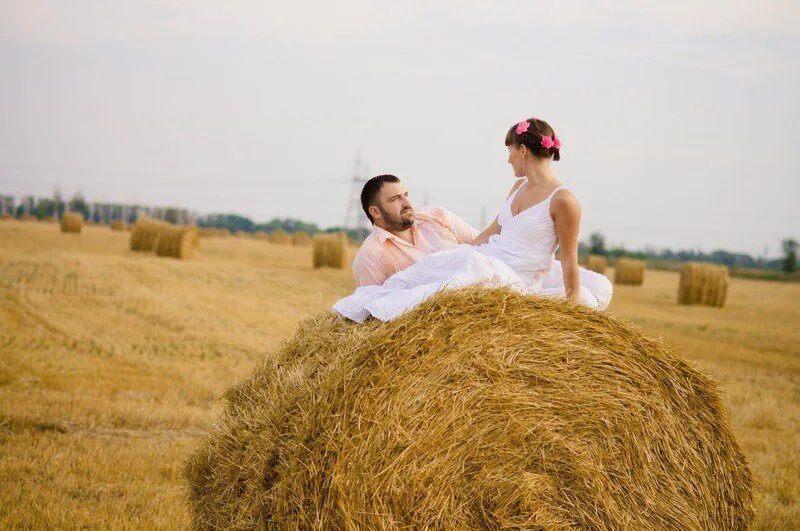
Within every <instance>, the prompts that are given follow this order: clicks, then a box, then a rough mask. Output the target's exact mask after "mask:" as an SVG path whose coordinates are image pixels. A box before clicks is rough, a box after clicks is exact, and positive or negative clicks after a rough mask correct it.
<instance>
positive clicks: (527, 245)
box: [333, 183, 611, 323]
mask: <svg viewBox="0 0 800 531" xmlns="http://www.w3.org/2000/svg"><path fill="white" fill-rule="evenodd" d="M526 185H527V183H526V184H523V185H522V186H518V187H517V189H516V190H515V191H514V193H512V194H511V195H509V197H508V199H506V202H505V204H504V205H503V207H502V209H501V210H500V213H499V214H498V216H497V222H498V224H499V225H500V227H501V230H500V232H499V233H498V234H494V235H492V236H491V237H490V238H489V241H488V242H486V243H484V244H482V245H478V246H473V245H469V244H462V245H459V246H457V247H454V248H452V249H446V250H443V251H438V252H435V253H432V254H429V255H425V256H423V257H421V258H420V259H419V260H418V261H417V262H415V263H414V264H412V265H411V266H409V267H408V268H406V269H404V270H402V271H399V272H397V273H395V274H394V275H392V276H391V277H389V278H388V279H386V282H384V283H383V284H382V285H380V286H361V287H360V288H358V289H356V291H355V292H354V293H353V294H352V295H350V296H348V297H345V298H344V299H341V300H339V301H338V302H337V303H336V304H334V306H333V310H334V311H335V312H337V313H339V314H341V315H343V316H344V317H347V318H348V319H351V320H353V321H356V322H359V323H361V322H363V321H364V320H366V319H367V318H368V317H369V316H370V315H371V316H373V317H375V318H377V319H380V320H381V321H389V320H391V319H394V318H395V317H398V316H399V315H401V314H403V313H405V312H406V311H408V310H410V309H412V308H414V307H415V306H417V305H419V304H420V303H422V302H424V301H425V300H426V299H427V298H429V297H430V296H431V295H433V294H434V293H436V292H437V291H440V290H443V289H453V288H460V287H465V286H476V285H478V286H484V287H499V286H508V287H510V288H512V289H514V290H517V291H519V292H521V293H524V294H530V295H534V294H536V295H540V296H545V297H562V298H563V297H564V296H565V290H564V284H563V280H561V281H560V282H559V281H558V279H556V278H555V277H554V276H553V275H550V274H549V273H550V270H551V268H552V267H553V265H554V262H555V263H556V264H557V261H556V260H555V251H556V249H557V248H558V238H557V237H556V232H555V224H554V223H553V219H552V218H551V217H550V201H551V200H552V199H553V196H554V195H555V193H556V192H557V191H558V190H561V189H562V188H565V187H559V188H556V189H555V190H553V192H552V193H551V194H550V195H549V196H547V198H546V199H544V200H543V201H541V202H539V203H536V204H535V205H533V206H531V207H529V208H527V209H525V210H523V211H521V212H519V213H518V214H517V215H512V214H511V203H512V202H513V200H514V197H516V195H517V193H518V192H519V190H521V189H522V187H523V186H526ZM558 265H559V266H560V264H558ZM558 270H559V271H560V267H558ZM580 276H581V288H580V302H581V304H584V305H586V306H589V307H590V308H596V309H603V308H605V307H606V306H607V305H608V303H609V302H610V300H611V283H610V282H609V281H608V279H606V278H605V276H602V275H597V274H596V273H593V272H591V271H586V270H584V269H583V268H581V272H580ZM599 276H602V279H603V280H599V279H598V278H597V277H599ZM543 281H548V282H547V284H545V285H543ZM603 281H605V282H603ZM589 282H593V283H594V284H595V286H596V287H597V289H595V290H594V291H592V290H590V289H589V288H588V287H587V286H586V285H584V284H585V283H589Z"/></svg>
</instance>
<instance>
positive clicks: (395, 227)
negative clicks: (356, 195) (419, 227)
mask: <svg viewBox="0 0 800 531" xmlns="http://www.w3.org/2000/svg"><path fill="white" fill-rule="evenodd" d="M376 199H377V201H376V205H375V206H376V207H377V208H378V213H377V214H378V215H375V214H376V213H372V217H374V218H375V224H376V225H378V226H379V227H381V228H383V229H386V230H388V231H403V230H407V229H410V228H411V225H413V224H414V208H413V206H412V205H411V201H409V200H408V191H406V189H405V187H404V186H403V185H402V183H384V185H383V186H382V187H381V189H380V191H379V192H378V197H377V198H376Z"/></svg>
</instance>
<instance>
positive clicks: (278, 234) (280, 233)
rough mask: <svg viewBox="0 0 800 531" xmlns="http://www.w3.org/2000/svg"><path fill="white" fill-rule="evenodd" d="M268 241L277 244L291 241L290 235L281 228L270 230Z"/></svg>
mask: <svg viewBox="0 0 800 531" xmlns="http://www.w3.org/2000/svg"><path fill="white" fill-rule="evenodd" d="M269 241H270V243H277V244H279V245H289V244H291V243H292V237H291V236H289V233H288V232H286V231H285V230H283V229H278V230H276V231H274V232H271V233H270V235H269Z"/></svg>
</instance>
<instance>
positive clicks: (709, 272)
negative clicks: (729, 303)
mask: <svg viewBox="0 0 800 531" xmlns="http://www.w3.org/2000/svg"><path fill="white" fill-rule="evenodd" d="M729 283H730V276H729V273H728V268H727V267H726V266H724V265H717V264H708V263H700V262H687V263H686V264H684V265H683V268H682V269H681V278H680V281H679V283H678V304H702V305H705V306H715V307H717V308H722V306H724V305H725V300H726V298H727V296H728V285H729Z"/></svg>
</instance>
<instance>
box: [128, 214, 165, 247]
mask: <svg viewBox="0 0 800 531" xmlns="http://www.w3.org/2000/svg"><path fill="white" fill-rule="evenodd" d="M169 226H170V224H169V223H166V222H164V221H159V220H156V219H150V218H147V217H144V216H142V217H140V218H139V219H137V220H136V225H134V227H133V231H132V232H131V242H130V246H131V251H152V250H153V249H155V247H156V243H157V242H158V237H159V235H160V234H161V232H162V231H163V230H164V229H166V228H167V227H169Z"/></svg>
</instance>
